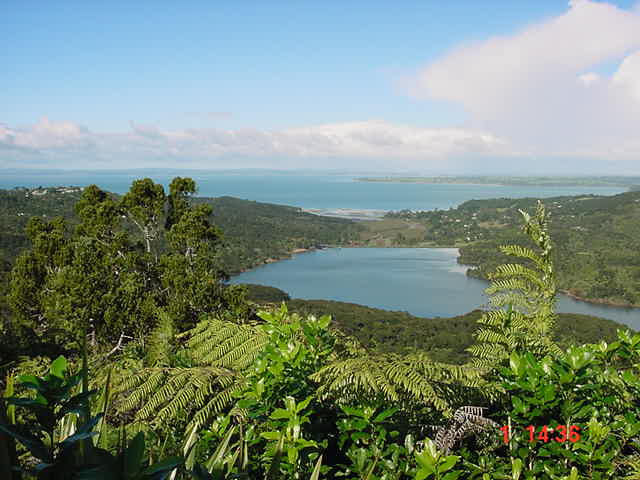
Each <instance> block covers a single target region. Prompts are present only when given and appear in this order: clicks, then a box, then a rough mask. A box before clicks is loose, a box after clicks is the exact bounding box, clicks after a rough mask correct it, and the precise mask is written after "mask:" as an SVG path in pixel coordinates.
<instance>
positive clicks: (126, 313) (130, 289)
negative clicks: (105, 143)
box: [9, 177, 244, 346]
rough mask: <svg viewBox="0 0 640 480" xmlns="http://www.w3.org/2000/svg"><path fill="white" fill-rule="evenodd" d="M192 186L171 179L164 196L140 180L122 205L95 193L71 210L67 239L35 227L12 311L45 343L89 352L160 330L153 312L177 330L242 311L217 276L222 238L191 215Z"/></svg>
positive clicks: (46, 226)
mask: <svg viewBox="0 0 640 480" xmlns="http://www.w3.org/2000/svg"><path fill="white" fill-rule="evenodd" d="M195 191H196V188H195V182H194V181H193V180H192V179H190V178H179V177H178V178H176V179H174V181H173V182H172V183H171V186H170V194H169V195H165V193H164V189H163V187H162V185H159V184H156V183H154V182H153V181H152V180H151V179H148V178H147V179H143V180H136V181H134V182H133V184H132V186H131V189H130V191H129V192H128V193H127V194H126V195H124V196H123V197H122V198H121V199H120V200H118V198H116V197H115V196H114V195H111V194H109V193H107V192H104V191H102V190H101V189H99V188H98V187H97V186H95V185H92V186H90V187H88V188H86V189H85V190H84V192H83V194H82V197H81V198H80V200H79V201H78V202H77V204H76V207H75V208H76V213H77V215H78V218H79V220H80V223H79V224H78V225H77V227H76V228H75V231H74V232H73V233H71V232H70V231H69V229H68V228H67V226H66V225H65V223H64V221H63V220H62V219H54V220H52V221H50V222H48V223H47V222H44V221H42V220H41V219H38V218H35V219H32V220H31V221H30V222H29V224H28V227H27V233H28V235H29V238H30V240H31V244H32V248H31V249H30V250H28V251H27V252H25V253H24V254H23V255H22V256H20V258H19V259H18V260H17V261H16V265H15V268H14V270H13V272H12V281H11V285H10V293H9V301H10V304H11V307H12V309H13V311H14V313H15V318H16V321H18V322H19V323H20V325H21V326H22V327H24V328H25V329H27V330H31V331H33V332H35V334H36V335H40V336H41V337H42V338H47V339H48V340H51V339H53V340H55V341H57V342H58V343H61V342H64V339H65V337H69V338H71V339H72V340H74V341H75V342H76V345H75V346H77V345H78V342H79V341H80V340H81V338H82V337H83V336H84V335H85V333H88V334H91V336H92V339H93V340H94V343H95V342H96V341H97V342H108V343H113V342H115V341H118V340H119V339H122V338H123V337H140V336H141V335H144V334H146V333H147V332H148V331H149V330H150V329H151V328H152V327H153V326H154V324H155V323H156V322H157V318H158V315H157V309H158V308H163V309H165V310H166V311H167V313H169V314H171V316H172V318H173V319H174V322H175V325H176V328H177V329H178V330H184V329H186V328H188V327H190V326H193V325H194V324H195V323H196V321H197V320H198V318H199V316H200V315H201V314H204V313H213V312H216V313H219V312H221V311H224V310H226V309H227V308H228V307H229V306H230V305H234V307H241V306H242V305H243V304H244V301H243V298H242V292H241V291H240V290H238V288H236V287H225V286H224V284H223V282H222V281H223V280H225V279H227V278H228V277H227V275H226V273H225V272H224V271H223V270H222V269H221V268H220V267H219V262H218V250H219V246H220V239H221V237H222V232H221V231H220V230H219V229H218V228H217V227H215V226H214V225H213V224H212V223H211V221H210V218H211V213H212V211H211V208H210V207H209V206H208V205H197V206H192V205H191V204H190V202H189V196H190V195H192V194H193V193H195Z"/></svg>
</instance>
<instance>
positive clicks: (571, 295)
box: [558, 289, 640, 309]
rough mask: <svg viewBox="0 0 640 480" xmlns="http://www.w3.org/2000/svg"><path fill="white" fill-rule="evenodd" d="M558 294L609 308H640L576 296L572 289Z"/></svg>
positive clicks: (630, 304)
mask: <svg viewBox="0 0 640 480" xmlns="http://www.w3.org/2000/svg"><path fill="white" fill-rule="evenodd" d="M558 292H560V293H562V294H564V295H566V296H567V297H569V298H573V299H574V300H578V301H580V302H586V303H591V304H594V305H605V306H607V307H615V308H629V309H632V308H640V304H636V303H622V302H614V301H611V300H607V299H606V298H585V297H581V296H580V295H576V294H575V293H573V292H572V291H571V290H570V289H569V290H560V289H558Z"/></svg>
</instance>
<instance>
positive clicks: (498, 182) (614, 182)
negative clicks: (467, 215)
mask: <svg viewBox="0 0 640 480" xmlns="http://www.w3.org/2000/svg"><path fill="white" fill-rule="evenodd" d="M353 180H354V181H356V182H371V183H420V184H432V185H438V184H442V185H481V186H487V187H489V186H490V187H506V186H529V187H621V188H622V187H627V188H628V187H631V186H633V185H637V184H639V183H640V178H639V177H626V178H625V177H584V178H580V177H491V176H487V177H465V176H460V177H357V178H354V179H353Z"/></svg>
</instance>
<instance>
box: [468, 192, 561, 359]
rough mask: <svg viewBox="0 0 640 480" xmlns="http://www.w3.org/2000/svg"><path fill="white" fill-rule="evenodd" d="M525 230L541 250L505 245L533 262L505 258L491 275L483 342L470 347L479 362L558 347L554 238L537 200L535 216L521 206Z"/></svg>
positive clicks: (543, 352)
mask: <svg viewBox="0 0 640 480" xmlns="http://www.w3.org/2000/svg"><path fill="white" fill-rule="evenodd" d="M521 213H522V216H523V219H524V227H523V230H524V232H525V233H526V234H527V236H528V237H529V238H530V239H531V241H532V242H534V243H535V245H536V247H537V249H538V251H534V250H533V249H530V248H523V247H519V246H513V245H509V246H503V247H501V249H502V251H503V252H504V253H505V254H507V255H511V256H514V257H516V258H519V259H525V260H527V261H528V262H529V263H530V266H523V265H521V264H513V263H511V264H504V265H501V266H499V267H498V268H497V269H496V272H495V273H493V274H492V275H491V278H492V283H491V286H490V287H489V288H487V293H488V294H489V295H491V299H490V301H491V304H492V305H493V306H494V307H498V308H501V307H507V308H506V309H504V308H501V309H498V310H491V311H489V312H487V313H485V314H484V315H483V316H482V318H481V319H480V320H479V323H480V324H481V325H483V326H484V327H483V328H481V329H480V330H479V331H478V332H476V338H477V339H478V341H479V343H478V344H477V345H474V346H472V347H470V349H469V350H470V352H471V353H472V354H473V355H474V356H475V364H476V365H477V366H479V367H483V368H490V369H495V368H497V367H499V366H500V365H502V364H503V363H504V362H505V361H506V359H507V358H508V356H509V353H510V352H512V351H529V352H531V353H532V354H534V355H536V356H537V357H540V358H541V357H543V356H545V355H547V354H550V353H558V352H559V349H558V347H557V345H556V344H555V343H554V342H553V339H552V334H553V327H554V325H555V312H554V306H555V296H556V284H555V271H554V267H553V261H552V258H551V251H552V248H551V240H550V238H549V234H548V232H547V213H546V211H545V208H544V206H543V205H542V203H538V206H537V210H536V214H535V216H533V217H531V216H529V214H527V213H526V212H521Z"/></svg>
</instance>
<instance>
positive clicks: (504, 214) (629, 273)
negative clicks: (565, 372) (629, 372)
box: [377, 191, 640, 304]
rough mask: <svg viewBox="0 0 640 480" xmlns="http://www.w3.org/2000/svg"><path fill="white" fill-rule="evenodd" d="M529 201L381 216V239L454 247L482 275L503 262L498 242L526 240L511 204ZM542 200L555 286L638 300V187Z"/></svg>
mask: <svg viewBox="0 0 640 480" xmlns="http://www.w3.org/2000/svg"><path fill="white" fill-rule="evenodd" d="M536 201H537V200H536V199H534V198H523V199H516V200H514V199H504V198H503V199H493V200H472V201H468V202H465V203H463V204H461V205H460V206H459V207H458V208H455V209H450V210H441V211H430V212H408V211H404V212H396V213H391V214H389V215H388V217H387V219H386V220H385V221H386V222H389V223H390V222H395V225H394V228H393V229H392V230H389V231H388V232H387V233H386V237H387V240H388V244H389V245H393V246H397V245H401V244H409V245H413V246H417V245H423V246H427V245H438V246H458V247H461V248H460V251H461V257H460V258H459V261H460V263H463V264H467V265H471V266H472V267H473V268H472V269H471V270H469V274H470V275H474V276H479V277H483V278H486V277H487V275H488V273H490V272H492V271H493V270H494V269H495V267H496V266H497V265H499V264H501V263H505V262H507V261H510V260H509V258H508V257H506V256H505V255H502V254H501V253H500V252H499V251H498V248H497V247H498V246H499V245H504V244H521V245H525V244H527V242H526V240H525V235H523V234H522V232H521V231H520V227H519V226H520V224H521V216H520V214H519V212H518V210H519V209H522V210H526V211H529V212H531V211H532V210H533V208H534V206H535V204H536ZM544 203H545V205H546V206H547V208H548V210H549V211H550V230H551V237H552V239H553V242H554V244H555V259H554V260H555V262H556V268H557V271H558V282H559V286H560V288H561V289H563V290H566V291H569V292H570V293H572V294H574V295H576V296H579V297H582V298H586V299H591V300H595V301H598V300H599V301H603V302H607V303H617V304H640V192H638V191H634V192H628V193H622V194H619V195H613V196H595V195H587V196H576V197H555V198H548V199H545V200H544ZM385 221H383V222H382V224H384V222H385ZM382 224H381V225H382ZM378 228H379V229H380V228H381V226H379V227H378ZM418 232H419V233H418ZM377 235H378V237H380V233H378V234H377ZM411 235H413V236H412V237H411ZM383 237H384V235H383ZM418 237H419V238H418ZM407 238H409V239H410V241H409V242H407Z"/></svg>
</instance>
